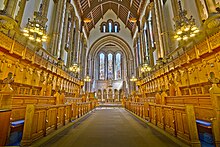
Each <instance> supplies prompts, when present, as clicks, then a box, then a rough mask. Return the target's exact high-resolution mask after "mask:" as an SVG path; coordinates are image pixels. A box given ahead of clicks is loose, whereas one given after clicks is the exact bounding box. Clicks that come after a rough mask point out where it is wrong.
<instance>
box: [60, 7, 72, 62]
mask: <svg viewBox="0 0 220 147" xmlns="http://www.w3.org/2000/svg"><path fill="white" fill-rule="evenodd" d="M69 5H70V4H69V3H66V10H65V18H64V25H63V34H62V41H61V48H60V58H61V59H62V60H64V50H65V47H66V39H67V31H68V22H69V9H70V8H69Z"/></svg>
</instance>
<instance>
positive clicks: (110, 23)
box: [108, 22, 112, 33]
mask: <svg viewBox="0 0 220 147" xmlns="http://www.w3.org/2000/svg"><path fill="white" fill-rule="evenodd" d="M108 31H109V32H110V33H111V32H112V22H109V23H108Z"/></svg>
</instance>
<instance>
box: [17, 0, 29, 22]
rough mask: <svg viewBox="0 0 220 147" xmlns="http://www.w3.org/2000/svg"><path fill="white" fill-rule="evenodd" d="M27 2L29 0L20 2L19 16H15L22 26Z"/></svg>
mask: <svg viewBox="0 0 220 147" xmlns="http://www.w3.org/2000/svg"><path fill="white" fill-rule="evenodd" d="M26 2H27V0H21V1H20V2H19V7H20V9H19V11H18V14H17V16H16V17H15V20H16V21H17V22H18V26H20V24H21V21H22V18H23V14H24V9H25V6H26Z"/></svg>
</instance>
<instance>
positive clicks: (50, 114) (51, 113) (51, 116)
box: [46, 108, 57, 134]
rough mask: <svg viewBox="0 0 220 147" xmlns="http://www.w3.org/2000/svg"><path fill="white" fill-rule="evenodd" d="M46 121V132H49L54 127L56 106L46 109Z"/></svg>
mask: <svg viewBox="0 0 220 147" xmlns="http://www.w3.org/2000/svg"><path fill="white" fill-rule="evenodd" d="M46 122H47V123H46V134H49V133H50V132H52V131H53V130H55V129H56V123H57V108H49V109H48V110H47V116H46Z"/></svg>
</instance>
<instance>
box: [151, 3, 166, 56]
mask: <svg viewBox="0 0 220 147" xmlns="http://www.w3.org/2000/svg"><path fill="white" fill-rule="evenodd" d="M159 6H160V3H159V1H155V2H154V16H152V17H155V21H154V30H156V32H157V33H156V35H155V36H156V38H157V50H158V59H159V58H163V57H164V49H163V47H164V46H163V38H162V36H161V33H162V32H163V25H162V23H163V22H161V21H162V17H161V15H160V11H161V10H160V7H159Z"/></svg>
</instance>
